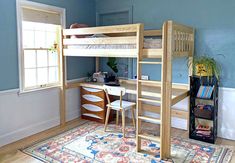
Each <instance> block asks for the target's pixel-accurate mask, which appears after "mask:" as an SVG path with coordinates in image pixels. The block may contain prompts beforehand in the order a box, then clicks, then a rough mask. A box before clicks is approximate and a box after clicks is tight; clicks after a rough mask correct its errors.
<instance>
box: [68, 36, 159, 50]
mask: <svg viewBox="0 0 235 163" xmlns="http://www.w3.org/2000/svg"><path fill="white" fill-rule="evenodd" d="M68 48H76V49H135V48H136V45H135V44H109V45H98V44H97V45H94V44H92V45H76V46H69V47H68ZM144 48H145V49H160V48H162V39H155V38H154V39H153V38H146V39H144Z"/></svg>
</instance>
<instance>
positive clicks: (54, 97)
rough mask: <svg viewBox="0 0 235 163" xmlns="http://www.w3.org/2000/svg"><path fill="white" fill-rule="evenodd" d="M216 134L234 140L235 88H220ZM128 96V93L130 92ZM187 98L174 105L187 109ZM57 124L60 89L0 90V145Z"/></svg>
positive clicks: (74, 108) (70, 106)
mask: <svg viewBox="0 0 235 163" xmlns="http://www.w3.org/2000/svg"><path fill="white" fill-rule="evenodd" d="M66 96H67V112H66V113H67V114H66V118H67V121H68V120H72V119H75V118H77V117H79V116H80V98H79V97H80V92H79V89H70V90H68V91H67V92H66ZM219 96H220V100H219V120H218V136H219V137H222V138H227V139H232V140H235V125H234V124H235V109H234V107H235V89H230V88H220V91H219ZM129 97H130V96H129ZM132 98H133V97H132ZM187 106H188V100H187V99H186V100H184V101H182V102H180V103H178V104H177V105H176V106H174V107H176V108H183V109H186V108H187ZM57 125H59V89H58V88H51V89H47V90H42V91H36V92H31V93H25V94H21V95H18V90H9V91H2V92H0V146H3V145H6V144H9V143H12V142H14V141H17V140H19V139H22V138H24V137H27V136H30V135H33V134H35V133H38V132H41V131H43V130H46V129H49V128H51V127H54V126H57ZM172 126H173V127H177V128H181V129H186V127H187V124H186V121H185V120H182V119H179V118H173V119H172Z"/></svg>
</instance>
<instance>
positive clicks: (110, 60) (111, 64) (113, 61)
mask: <svg viewBox="0 0 235 163" xmlns="http://www.w3.org/2000/svg"><path fill="white" fill-rule="evenodd" d="M107 65H108V66H109V67H110V68H111V69H112V70H113V72H114V73H115V74H117V73H118V67H117V59H116V58H115V57H112V58H111V57H110V58H108V62H107ZM115 80H116V75H114V74H113V73H110V74H106V77H105V82H111V81H115Z"/></svg>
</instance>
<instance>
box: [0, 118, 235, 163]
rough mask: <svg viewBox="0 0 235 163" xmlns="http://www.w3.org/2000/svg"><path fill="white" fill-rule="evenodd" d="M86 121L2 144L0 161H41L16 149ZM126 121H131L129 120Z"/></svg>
mask: <svg viewBox="0 0 235 163" xmlns="http://www.w3.org/2000/svg"><path fill="white" fill-rule="evenodd" d="M85 122H86V121H84V120H81V119H75V120H73V121H70V122H67V123H66V125H65V126H63V127H62V126H57V127H54V128H51V129H49V130H46V131H43V132H41V133H38V134H35V135H33V136H30V137H27V138H24V139H22V140H19V141H17V142H15V143H12V144H9V145H6V146H3V147H1V148H0V163H41V161H39V160H37V159H35V158H33V157H31V156H29V155H26V154H24V153H22V152H21V151H19V150H18V149H22V148H25V147H27V146H29V145H31V144H34V143H35V142H38V141H40V140H44V139H46V138H49V137H52V136H55V135H58V134H60V133H62V132H65V131H67V130H69V129H72V128H74V127H77V126H79V125H80V124H83V123H85ZM128 123H131V121H130V122H129V121H128ZM171 134H172V136H175V137H181V138H188V132H187V131H185V130H180V129H175V128H172V129H171ZM216 144H217V145H225V146H233V147H234V149H235V141H232V140H226V139H222V138H218V139H217V141H216ZM231 162H235V153H234V154H233V157H232V160H231Z"/></svg>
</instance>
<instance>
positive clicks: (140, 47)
mask: <svg viewBox="0 0 235 163" xmlns="http://www.w3.org/2000/svg"><path fill="white" fill-rule="evenodd" d="M136 39H137V40H136V41H137V46H136V48H137V50H138V54H137V80H136V86H137V88H136V89H137V96H136V117H137V119H136V124H137V125H136V140H137V142H136V150H137V152H140V151H141V138H140V137H139V133H140V132H141V120H139V115H142V102H141V101H140V100H139V98H140V97H141V92H142V90H141V83H139V80H141V74H142V65H141V64H139V62H140V61H142V58H143V47H144V25H143V24H139V25H138V26H137V33H136Z"/></svg>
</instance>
